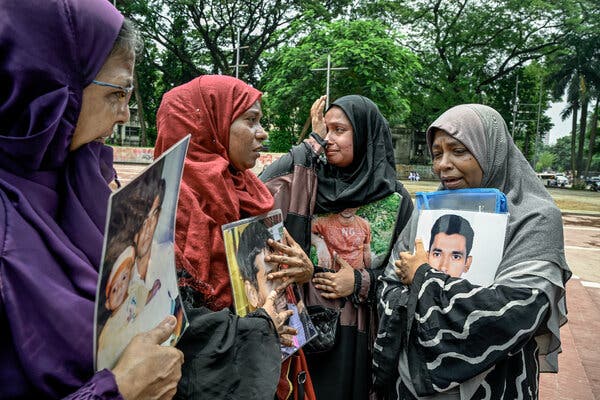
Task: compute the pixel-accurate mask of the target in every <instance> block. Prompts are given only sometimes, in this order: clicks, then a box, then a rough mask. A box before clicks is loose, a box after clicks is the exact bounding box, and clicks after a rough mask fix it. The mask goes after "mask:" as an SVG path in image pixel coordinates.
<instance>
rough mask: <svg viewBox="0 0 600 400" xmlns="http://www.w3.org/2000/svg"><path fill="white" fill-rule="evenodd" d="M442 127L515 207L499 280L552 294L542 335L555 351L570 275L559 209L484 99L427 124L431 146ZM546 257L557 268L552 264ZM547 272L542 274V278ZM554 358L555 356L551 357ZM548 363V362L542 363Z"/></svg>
mask: <svg viewBox="0 0 600 400" xmlns="http://www.w3.org/2000/svg"><path fill="white" fill-rule="evenodd" d="M438 129H441V130H443V131H445V132H446V133H448V134H449V135H451V136H453V137H454V138H456V139H457V140H459V141H460V142H462V143H463V144H464V145H465V146H466V147H467V149H468V150H469V151H470V152H471V153H472V154H473V156H474V157H475V158H476V159H477V161H478V162H479V165H480V166H481V168H482V170H483V179H482V184H481V186H482V187H486V188H496V189H499V190H500V191H502V192H503V193H504V194H505V195H506V198H507V201H508V211H509V213H510V217H509V221H508V229H507V234H506V239H505V243H504V256H503V258H502V262H501V263H500V266H499V268H498V272H497V274H496V281H495V283H497V284H498V283H505V284H510V285H513V286H519V285H522V286H529V287H538V288H540V289H541V290H543V291H544V293H545V294H546V295H547V296H548V298H549V300H550V303H551V306H552V313H551V315H550V316H549V321H548V323H547V330H548V331H549V332H547V334H544V333H545V332H544V331H545V330H544V329H543V330H542V332H540V333H541V334H542V335H541V336H540V337H539V338H538V342H540V343H539V344H540V352H541V354H548V353H555V352H556V350H557V349H558V347H559V345H560V341H559V340H558V337H559V336H558V328H559V326H560V325H562V324H563V323H564V322H566V305H565V292H564V285H565V283H566V282H567V280H568V279H569V278H570V276H571V271H570V270H569V266H568V265H567V262H566V259H565V254H564V241H563V226H562V217H561V213H560V210H559V209H558V208H557V207H556V205H555V204H554V201H553V200H552V198H551V197H550V195H549V194H548V192H547V191H546V189H545V188H544V187H543V185H542V183H541V182H540V181H539V179H538V178H537V176H536V175H535V172H534V171H533V169H532V168H531V166H530V165H529V163H528V162H527V160H526V159H525V157H524V156H523V154H522V153H521V151H520V150H519V149H518V148H517V146H516V145H515V144H514V142H513V140H512V138H511V137H510V135H509V133H508V128H507V126H506V123H505V122H504V119H503V118H502V116H501V115H500V114H499V113H498V112H497V111H496V110H494V109H492V108H490V107H487V106H484V105H480V104H464V105H459V106H456V107H453V108H451V109H449V110H448V111H446V112H445V113H443V114H442V115H441V116H440V117H439V118H438V119H436V120H435V121H434V122H433V123H432V124H431V126H430V127H429V129H428V130H427V144H428V145H429V150H430V151H431V146H432V143H433V138H434V133H435V131H436V130H438ZM539 261H546V262H548V263H551V265H554V266H556V267H557V268H548V264H547V263H542V264H540V263H539ZM539 278H543V279H539ZM548 361H549V362H550V364H551V365H552V364H554V360H548ZM542 369H544V365H542Z"/></svg>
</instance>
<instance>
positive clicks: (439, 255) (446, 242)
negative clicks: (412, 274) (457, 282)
mask: <svg viewBox="0 0 600 400" xmlns="http://www.w3.org/2000/svg"><path fill="white" fill-rule="evenodd" d="M472 259H473V257H472V256H467V240H466V239H465V237H464V236H463V235H460V234H458V233H455V234H452V235H448V234H446V233H442V232H440V233H438V234H437V235H435V238H434V240H433V243H432V244H431V248H430V249H429V258H428V263H429V265H431V266H432V267H433V268H435V269H436V270H438V271H442V272H444V273H446V274H448V275H450V276H452V277H454V278H458V277H460V276H461V275H462V274H463V273H465V272H467V271H468V270H469V268H470V267H471V262H472Z"/></svg>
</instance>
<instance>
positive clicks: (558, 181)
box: [548, 174, 569, 188]
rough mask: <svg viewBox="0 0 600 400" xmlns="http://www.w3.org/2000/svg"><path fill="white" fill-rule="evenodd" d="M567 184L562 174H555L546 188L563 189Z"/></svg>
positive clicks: (567, 180) (566, 179)
mask: <svg viewBox="0 0 600 400" xmlns="http://www.w3.org/2000/svg"><path fill="white" fill-rule="evenodd" d="M568 184H569V178H567V177H566V176H565V175H563V174H556V175H555V176H554V179H553V180H551V181H550V184H549V185H548V186H554V187H561V188H564V187H566V186H567V185H568Z"/></svg>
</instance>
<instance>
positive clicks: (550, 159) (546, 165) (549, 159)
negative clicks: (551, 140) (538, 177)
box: [535, 151, 556, 172]
mask: <svg viewBox="0 0 600 400" xmlns="http://www.w3.org/2000/svg"><path fill="white" fill-rule="evenodd" d="M555 162H556V155H554V154H553V153H552V152H551V151H543V152H542V153H541V154H540V155H539V157H538V161H537V162H536V164H535V170H536V171H538V172H542V171H548V170H550V169H552V167H553V165H554V164H555Z"/></svg>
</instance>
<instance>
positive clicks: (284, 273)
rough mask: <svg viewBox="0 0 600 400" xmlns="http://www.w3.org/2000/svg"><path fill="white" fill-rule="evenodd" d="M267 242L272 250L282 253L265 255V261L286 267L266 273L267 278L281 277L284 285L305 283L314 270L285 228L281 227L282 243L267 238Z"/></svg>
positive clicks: (308, 259)
mask: <svg viewBox="0 0 600 400" xmlns="http://www.w3.org/2000/svg"><path fill="white" fill-rule="evenodd" d="M267 243H268V244H269V246H271V247H272V248H273V250H275V251H276V252H278V253H283V254H269V255H267V256H265V261H267V262H270V263H273V264H285V265H286V267H283V268H282V269H280V270H279V271H277V272H271V273H270V274H269V275H267V279H269V280H273V279H282V280H283V284H284V285H285V286H287V285H288V284H290V283H292V282H296V283H306V282H308V281H309V280H310V278H311V277H312V275H313V271H314V267H313V264H312V262H311V261H310V258H308V256H307V255H306V253H305V252H304V250H302V247H300V245H299V244H298V243H296V241H295V240H294V239H293V238H292V236H291V235H290V234H289V232H288V231H287V229H285V228H284V229H283V242H282V243H279V242H276V241H274V240H273V239H269V240H268V242H267Z"/></svg>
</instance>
